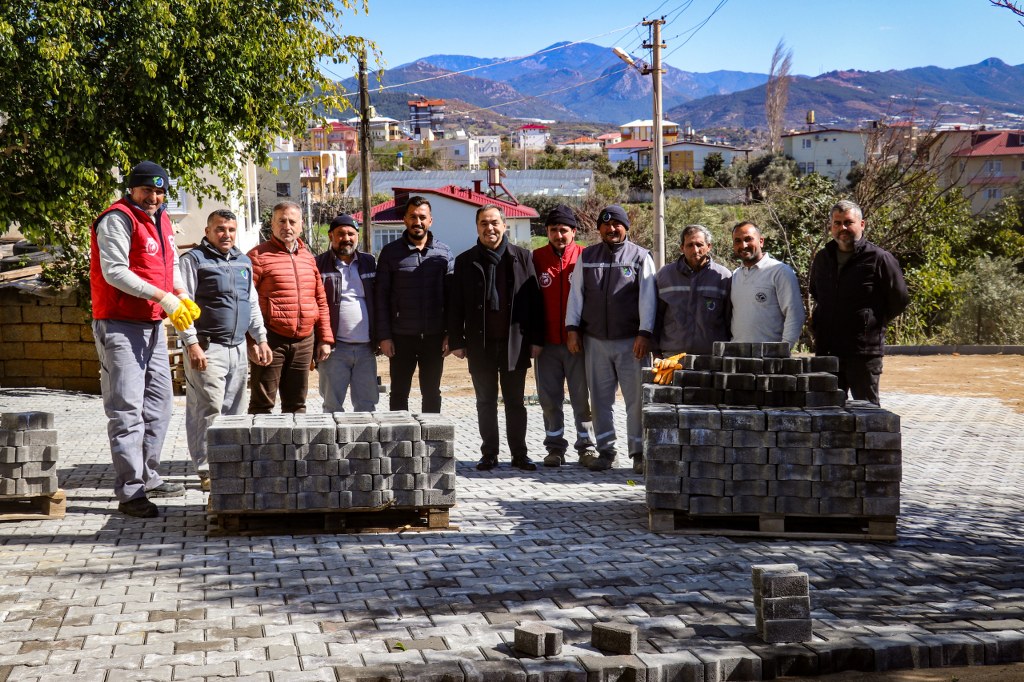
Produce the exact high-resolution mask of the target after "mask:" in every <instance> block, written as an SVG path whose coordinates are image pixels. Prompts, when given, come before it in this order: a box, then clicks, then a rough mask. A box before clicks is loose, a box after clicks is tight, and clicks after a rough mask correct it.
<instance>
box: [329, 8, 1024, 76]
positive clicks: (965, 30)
mask: <svg viewBox="0 0 1024 682" xmlns="http://www.w3.org/2000/svg"><path fill="white" fill-rule="evenodd" d="M720 2H721V0H664V2H663V1H662V0H638V1H636V2H622V1H618V2H613V1H611V0H587V1H586V2H583V1H580V0H573V1H564V0H515V1H514V2H507V1H505V0H497V1H496V2H495V1H493V0H491V1H488V0H475V1H473V2H469V1H468V0H436V1H435V2H433V3H427V2H423V1H422V0H419V1H414V0H370V12H369V15H363V14H360V15H359V16H353V15H352V13H351V12H347V13H346V19H345V21H344V23H343V24H342V27H341V32H343V33H346V34H356V35H362V36H364V37H366V38H369V39H371V40H373V41H375V42H376V43H377V45H378V46H379V47H380V49H381V51H382V53H383V57H384V60H385V63H386V66H392V67H393V66H399V65H401V64H404V63H406V62H409V61H413V60H414V59H417V58H419V57H425V56H427V55H431V54H438V53H442V54H464V55H473V56H477V57H512V56H519V55H526V54H530V53H532V52H536V51H537V50H541V49H543V48H545V47H547V46H548V45H551V44H552V43H555V42H559V41H563V40H568V41H587V42H593V43H596V44H598V45H606V46H609V47H611V46H614V45H618V46H620V47H623V48H625V49H628V50H629V51H630V52H631V53H632V54H635V55H637V56H642V50H641V49H640V48H639V45H640V43H641V42H642V41H643V39H645V38H646V35H647V29H646V28H643V27H639V26H638V27H636V28H630V29H627V30H623V31H616V29H621V28H623V27H626V26H630V25H633V24H636V23H638V22H640V21H642V20H643V18H644V16H645V15H646V16H651V17H657V16H662V15H664V16H666V18H667V19H671V20H672V21H671V23H670V24H668V25H667V26H666V27H665V28H664V34H663V39H664V41H665V42H666V43H667V49H666V54H668V56H667V58H666V61H667V62H668V63H669V64H671V65H672V66H675V67H676V68H679V69H683V70H685V71H698V72H706V71H716V70H719V69H727V70H732V71H753V72H758V73H766V72H767V71H768V67H769V63H770V60H771V54H772V50H773V49H774V47H775V44H776V43H777V42H778V41H779V39H780V38H782V39H784V40H785V41H786V44H787V45H788V46H789V47H791V48H792V50H793V72H794V73H798V74H804V75H810V76H815V75H818V74H820V73H824V72H826V71H832V70H836V69H860V70H864V71H884V70H888V69H906V68H910V67H915V66H929V65H934V66H941V67H945V68H950V67H956V66H965V65H967V64H975V63H977V62H979V61H981V60H983V59H986V58H988V57H998V58H1000V59H1002V60H1003V61H1005V62H1007V63H1009V64H1014V65H1016V64H1024V26H1021V25H1020V24H1019V23H1018V21H1017V17H1015V16H1014V15H1013V14H1011V13H1010V12H1008V11H1007V10H1005V9H1000V8H996V7H993V6H992V5H990V4H989V1H988V0H845V1H844V0H816V1H804V0H726V2H725V3H724V5H722V7H721V8H720V9H719V10H718V11H717V12H714V10H715V8H716V7H717V6H718V5H719V3H720ZM712 14H713V16H711V18H710V19H709V20H708V21H707V23H706V24H705V25H704V26H703V27H702V28H700V29H699V30H696V31H692V29H694V27H696V26H697V25H698V24H700V23H701V22H703V21H704V20H705V19H707V18H708V16H709V15H712ZM613 31H614V32H613ZM687 37H690V39H689V41H688V42H685V44H684V41H686V39H687ZM341 68H346V67H341ZM339 75H344V76H347V75H350V74H349V73H340V74H339Z"/></svg>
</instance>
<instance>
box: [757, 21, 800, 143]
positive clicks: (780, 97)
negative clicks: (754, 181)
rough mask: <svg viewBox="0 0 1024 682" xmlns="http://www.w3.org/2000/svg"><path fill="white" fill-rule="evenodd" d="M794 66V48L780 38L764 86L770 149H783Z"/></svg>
mask: <svg viewBox="0 0 1024 682" xmlns="http://www.w3.org/2000/svg"><path fill="white" fill-rule="evenodd" d="M792 66H793V50H787V49H786V44H785V43H784V42H783V41H782V40H780V41H779V44H778V45H776V46H775V51H774V52H773V53H772V66H771V69H769V71H768V82H767V83H766V84H765V87H764V112H765V116H766V118H767V119H768V151H769V152H771V153H772V154H776V153H778V152H779V151H781V150H782V128H783V125H784V124H785V121H786V103H787V102H788V101H789V71H790V68H791V67H792Z"/></svg>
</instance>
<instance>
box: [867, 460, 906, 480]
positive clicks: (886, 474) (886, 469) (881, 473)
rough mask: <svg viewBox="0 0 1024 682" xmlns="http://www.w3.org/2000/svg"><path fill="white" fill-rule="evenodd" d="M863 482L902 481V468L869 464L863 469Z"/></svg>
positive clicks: (891, 465)
mask: <svg viewBox="0 0 1024 682" xmlns="http://www.w3.org/2000/svg"><path fill="white" fill-rule="evenodd" d="M864 480H865V481H897V482H898V481H902V480H903V467H902V466H900V465H897V464H869V465H867V466H866V467H864Z"/></svg>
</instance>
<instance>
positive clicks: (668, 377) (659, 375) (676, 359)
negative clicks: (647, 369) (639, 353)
mask: <svg viewBox="0 0 1024 682" xmlns="http://www.w3.org/2000/svg"><path fill="white" fill-rule="evenodd" d="M685 356H686V353H678V354H676V355H672V356H670V357H667V358H662V359H661V360H655V361H654V367H655V368H656V369H657V371H656V372H655V374H654V382H655V383H658V384H661V385H663V386H667V385H668V384H671V383H672V376H673V375H674V374H675V371H676V370H677V369H682V368H683V365H682V364H681V363H680V360H682V359H683V357H685Z"/></svg>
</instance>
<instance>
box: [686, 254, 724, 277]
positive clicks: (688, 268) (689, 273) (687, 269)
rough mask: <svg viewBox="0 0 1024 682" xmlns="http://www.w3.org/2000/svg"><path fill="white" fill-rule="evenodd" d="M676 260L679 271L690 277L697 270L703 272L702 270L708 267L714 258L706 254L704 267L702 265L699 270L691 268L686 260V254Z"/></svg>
mask: <svg viewBox="0 0 1024 682" xmlns="http://www.w3.org/2000/svg"><path fill="white" fill-rule="evenodd" d="M676 262H677V263H678V267H679V271H680V272H682V273H683V274H684V275H689V276H691V277H692V276H693V275H696V274H697V273H698V272H703V271H704V270H707V269H708V268H710V267H711V264H712V263H714V262H715V259H714V258H712V257H711V256H708V262H707V263H705V264H704V267H702V268H701V269H700V270H694V269H693V268H691V267H690V264H689V263H687V262H686V256H680V257H679V260H678V261H676Z"/></svg>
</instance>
